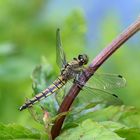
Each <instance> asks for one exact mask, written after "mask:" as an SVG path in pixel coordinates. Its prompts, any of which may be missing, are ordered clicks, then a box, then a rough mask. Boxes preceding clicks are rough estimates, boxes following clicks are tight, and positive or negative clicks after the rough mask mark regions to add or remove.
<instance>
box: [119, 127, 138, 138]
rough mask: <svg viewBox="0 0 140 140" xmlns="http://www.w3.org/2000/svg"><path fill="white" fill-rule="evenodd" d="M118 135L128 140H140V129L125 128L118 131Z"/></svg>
mask: <svg viewBox="0 0 140 140" xmlns="http://www.w3.org/2000/svg"><path fill="white" fill-rule="evenodd" d="M116 133H117V134H118V135H119V136H120V137H125V138H126V139H127V140H140V129H138V128H123V129H120V130H117V131H116Z"/></svg>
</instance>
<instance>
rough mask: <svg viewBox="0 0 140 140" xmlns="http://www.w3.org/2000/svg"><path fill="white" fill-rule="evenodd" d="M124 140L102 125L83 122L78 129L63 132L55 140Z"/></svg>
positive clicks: (88, 121)
mask: <svg viewBox="0 0 140 140" xmlns="http://www.w3.org/2000/svg"><path fill="white" fill-rule="evenodd" d="M62 139H67V140H79V139H80V140H92V139H93V140H94V139H96V140H124V139H123V138H121V137H119V136H118V135H117V134H116V133H114V132H112V131H110V130H109V129H107V128H105V127H104V126H103V125H101V124H99V123H97V122H94V121H91V120H89V119H88V120H85V121H84V122H82V123H81V124H79V126H78V127H76V128H73V129H69V130H67V131H65V132H63V133H62V134H61V135H60V136H59V137H57V138H56V140H62Z"/></svg>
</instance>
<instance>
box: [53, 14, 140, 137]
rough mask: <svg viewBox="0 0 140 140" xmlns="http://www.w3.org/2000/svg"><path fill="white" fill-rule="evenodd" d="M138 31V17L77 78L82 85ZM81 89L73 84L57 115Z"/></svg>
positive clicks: (58, 127)
mask: <svg viewBox="0 0 140 140" xmlns="http://www.w3.org/2000/svg"><path fill="white" fill-rule="evenodd" d="M139 30H140V17H139V18H138V19H137V20H136V21H135V22H134V23H133V24H132V25H130V26H129V27H128V28H127V29H126V30H124V31H123V32H122V33H121V34H120V35H119V36H118V37H117V38H116V39H114V40H113V41H112V42H111V43H110V44H109V45H108V46H107V47H106V48H105V49H103V50H102V51H101V53H99V54H98V55H97V56H96V57H95V59H93V61H92V62H91V64H90V65H89V66H88V68H86V69H85V71H84V73H83V74H82V75H81V76H80V77H79V79H80V81H81V82H82V83H84V84H85V83H86V82H87V81H88V79H89V78H90V77H91V76H92V75H93V74H94V73H95V71H96V70H97V69H98V68H99V67H100V66H101V65H102V64H103V63H104V62H105V61H106V60H107V59H108V58H109V57H110V56H111V55H112V54H113V53H114V52H115V51H116V50H117V49H118V48H120V47H121V45H122V44H124V43H125V42H126V41H127V40H128V39H129V38H131V37H132V36H133V35H134V34H135V33H136V32H138V31H139ZM80 90H81V87H79V85H78V84H77V83H74V84H73V85H72V87H71V89H70V90H69V92H68V94H67V96H66V97H65V98H64V100H63V102H62V104H61V106H60V108H59V111H58V113H62V112H67V111H68V110H69V108H70V106H71V104H72V103H73V101H74V99H75V98H76V96H77V95H78V93H79V92H80ZM65 117H66V116H62V117H61V118H60V119H59V120H57V121H56V122H55V124H54V126H53V127H52V130H51V134H52V138H53V139H55V138H56V137H57V136H58V135H59V134H60V131H61V127H62V125H63V122H64V120H65Z"/></svg>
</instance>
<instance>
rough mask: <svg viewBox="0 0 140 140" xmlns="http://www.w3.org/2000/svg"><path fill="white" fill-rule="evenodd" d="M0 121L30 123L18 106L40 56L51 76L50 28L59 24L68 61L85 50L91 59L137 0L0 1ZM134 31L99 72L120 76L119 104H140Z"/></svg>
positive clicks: (133, 11) (139, 40) (136, 7)
mask: <svg viewBox="0 0 140 140" xmlns="http://www.w3.org/2000/svg"><path fill="white" fill-rule="evenodd" d="M0 9H1V10H0V122H4V123H20V124H27V122H28V124H30V123H32V121H29V113H28V111H23V112H19V110H18V108H19V106H20V105H22V103H24V101H25V98H26V97H31V95H32V92H33V91H32V80H31V73H32V71H33V69H34V68H35V66H36V65H38V64H40V62H41V59H42V57H43V58H44V57H45V58H46V60H47V63H48V64H50V68H51V69H53V70H54V73H53V74H52V77H56V76H57V74H58V71H59V69H58V68H57V65H56V60H55V56H56V51H55V44H56V41H55V33H56V29H57V28H58V27H59V28H60V29H61V34H62V42H63V48H64V50H65V52H66V56H67V59H68V60H70V59H72V58H73V57H76V56H77V55H78V54H80V53H87V54H88V55H89V57H90V60H92V59H93V58H94V57H95V56H96V55H97V54H98V53H99V52H100V51H101V50H102V49H103V48H104V47H105V46H106V45H107V44H108V43H110V42H111V41H112V39H114V38H115V37H116V36H117V35H119V33H121V32H122V31H123V30H124V29H125V28H126V27H128V26H129V25H130V24H131V23H132V22H133V21H135V20H136V19H137V17H138V16H140V0H133V1H132V0H127V2H126V1H121V0H118V1H109V0H107V1H105V2H103V1H101V0H88V2H87V1H84V0H77V1H74V0H71V1H69V2H66V1H65V0H59V1H57V0H51V1H50V0H30V1H25V0H18V1H16V0H12V1H9V0H5V1H2V0H1V1H0ZM139 62H140V33H137V34H136V35H135V36H133V37H132V38H131V39H130V40H129V41H128V42H127V43H125V44H124V46H123V47H122V48H121V49H119V50H118V51H117V52H116V53H115V54H114V55H113V56H112V57H110V59H109V60H108V61H107V62H105V63H104V65H102V67H101V68H100V70H99V71H100V72H106V73H116V74H121V75H123V76H124V77H125V78H126V80H127V86H126V87H125V88H123V89H121V90H119V91H118V95H119V97H120V98H121V99H122V100H123V102H124V104H125V105H130V106H136V107H138V108H140V86H139V84H140V75H139V71H140V65H139Z"/></svg>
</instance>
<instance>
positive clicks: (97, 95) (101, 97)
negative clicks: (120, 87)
mask: <svg viewBox="0 0 140 140" xmlns="http://www.w3.org/2000/svg"><path fill="white" fill-rule="evenodd" d="M97 104H105V105H106V106H108V105H121V104H122V101H121V99H120V98H119V97H118V96H117V95H115V94H113V93H111V92H110V91H106V90H102V89H98V88H93V87H87V86H86V85H85V86H84V87H83V89H82V91H81V92H80V93H79V95H78V97H77V98H76V99H75V101H74V107H76V108H77V109H82V108H85V107H86V108H87V106H90V107H92V106H93V107H94V106H96V105H97Z"/></svg>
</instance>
